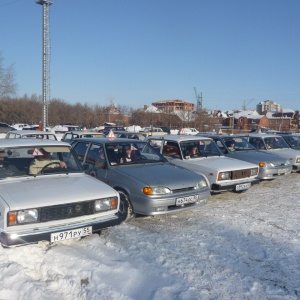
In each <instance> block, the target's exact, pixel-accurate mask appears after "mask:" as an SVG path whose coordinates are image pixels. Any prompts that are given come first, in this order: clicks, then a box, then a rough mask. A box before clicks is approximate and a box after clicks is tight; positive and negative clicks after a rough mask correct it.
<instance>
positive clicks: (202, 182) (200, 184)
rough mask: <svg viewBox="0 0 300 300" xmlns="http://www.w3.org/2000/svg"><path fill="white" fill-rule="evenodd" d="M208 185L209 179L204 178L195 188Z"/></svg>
mask: <svg viewBox="0 0 300 300" xmlns="http://www.w3.org/2000/svg"><path fill="white" fill-rule="evenodd" d="M207 186H208V184H207V181H206V180H204V179H203V180H201V181H199V182H198V183H197V185H196V186H195V189H201V188H204V187H207Z"/></svg>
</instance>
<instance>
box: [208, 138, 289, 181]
mask: <svg viewBox="0 0 300 300" xmlns="http://www.w3.org/2000/svg"><path fill="white" fill-rule="evenodd" d="M210 138H212V139H213V140H214V141H215V142H216V144H217V145H218V147H219V149H220V150H221V152H222V153H223V154H224V155H225V156H227V157H231V158H235V159H240V160H244V161H248V162H251V163H254V164H256V165H257V166H259V172H258V178H259V179H262V180H266V179H270V180H271V179H275V178H277V177H278V176H283V175H288V174H290V173H291V171H292V165H291V164H290V162H289V161H288V160H287V159H286V158H284V157H282V156H279V155H276V154H272V153H265V152H263V151H260V150H257V149H256V148H255V147H253V146H252V145H251V144H250V143H249V142H248V140H247V138H246V137H244V136H240V135H231V136H230V135H211V136H210ZM232 144H234V145H235V146H234V148H232V147H231V145H232Z"/></svg>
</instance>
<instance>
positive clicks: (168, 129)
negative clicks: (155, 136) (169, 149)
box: [159, 126, 171, 134]
mask: <svg viewBox="0 0 300 300" xmlns="http://www.w3.org/2000/svg"><path fill="white" fill-rule="evenodd" d="M159 128H160V129H161V130H162V131H163V132H166V133H168V134H170V133H171V129H170V127H168V126H159Z"/></svg>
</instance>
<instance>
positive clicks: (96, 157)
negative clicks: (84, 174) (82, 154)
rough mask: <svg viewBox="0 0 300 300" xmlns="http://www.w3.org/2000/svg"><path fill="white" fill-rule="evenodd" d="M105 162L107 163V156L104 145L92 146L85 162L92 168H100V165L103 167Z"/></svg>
mask: <svg viewBox="0 0 300 300" xmlns="http://www.w3.org/2000/svg"><path fill="white" fill-rule="evenodd" d="M105 161H106V158H105V154H104V147H103V145H102V144H92V145H91V147H90V149H89V151H88V153H87V156H86V159H85V162H86V163H87V164H90V165H92V166H95V167H98V166H100V165H103V163H104V162H105Z"/></svg>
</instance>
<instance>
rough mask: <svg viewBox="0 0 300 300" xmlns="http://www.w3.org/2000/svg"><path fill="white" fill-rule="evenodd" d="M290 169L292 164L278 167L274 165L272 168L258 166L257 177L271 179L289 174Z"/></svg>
mask: <svg viewBox="0 0 300 300" xmlns="http://www.w3.org/2000/svg"><path fill="white" fill-rule="evenodd" d="M291 171H292V166H291V165H289V166H280V167H274V168H265V167H260V168H259V173H258V176H257V177H258V178H259V179H261V180H268V179H269V180H271V179H275V178H277V177H279V176H285V175H288V174H290V173H291Z"/></svg>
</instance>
